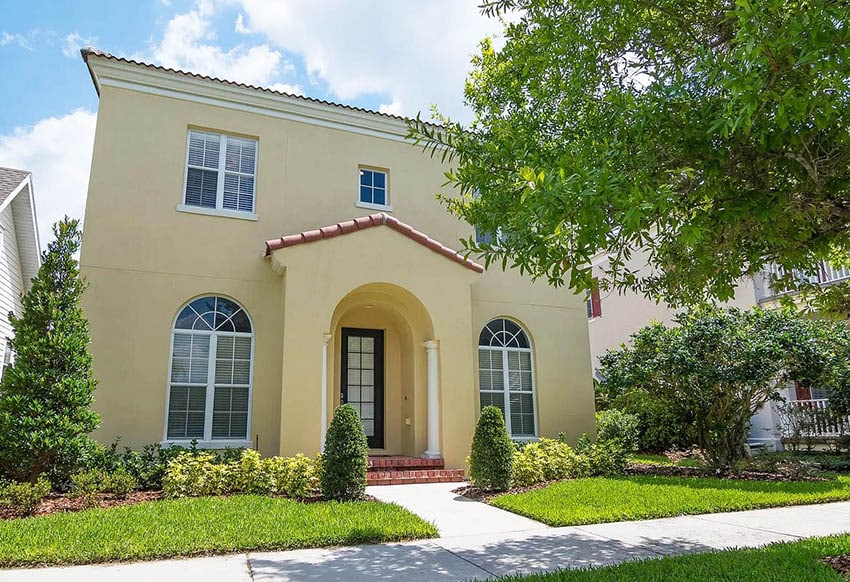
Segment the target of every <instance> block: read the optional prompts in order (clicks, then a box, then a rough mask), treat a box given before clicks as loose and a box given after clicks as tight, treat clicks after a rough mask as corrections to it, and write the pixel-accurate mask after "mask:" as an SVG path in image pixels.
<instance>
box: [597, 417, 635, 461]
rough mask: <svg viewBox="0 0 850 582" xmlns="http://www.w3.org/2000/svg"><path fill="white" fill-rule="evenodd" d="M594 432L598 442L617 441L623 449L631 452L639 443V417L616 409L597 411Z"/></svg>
mask: <svg viewBox="0 0 850 582" xmlns="http://www.w3.org/2000/svg"><path fill="white" fill-rule="evenodd" d="M596 434H597V437H598V440H599V442H613V443H617V444H618V445H619V446H620V447H621V448H622V449H623V450H624V451H626V452H628V453H632V452H634V451H636V450H638V447H639V445H640V418H638V416H637V415H636V414H627V413H625V412H622V411H620V410H616V409H610V410H603V411H602V412H597V413H596Z"/></svg>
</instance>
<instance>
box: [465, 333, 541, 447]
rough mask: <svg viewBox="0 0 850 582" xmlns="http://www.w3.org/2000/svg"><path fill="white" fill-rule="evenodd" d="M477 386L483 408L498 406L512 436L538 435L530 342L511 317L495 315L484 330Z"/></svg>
mask: <svg viewBox="0 0 850 582" xmlns="http://www.w3.org/2000/svg"><path fill="white" fill-rule="evenodd" d="M478 388H479V391H480V398H481V408H484V407H485V406H495V407H497V408H499V409H500V410H501V411H502V414H503V415H504V416H505V424H507V427H508V433H509V434H510V435H511V436H512V437H519V438H522V437H534V436H536V435H537V418H536V414H535V407H536V403H535V399H534V365H533V358H532V350H531V343H530V342H529V341H528V334H526V333H525V331H523V329H522V328H521V327H520V326H519V325H517V324H516V323H514V322H513V321H511V320H509V319H494V320H493V321H491V322H490V323H488V324H487V325H486V326H484V329H483V330H481V335H480V336H479V338H478Z"/></svg>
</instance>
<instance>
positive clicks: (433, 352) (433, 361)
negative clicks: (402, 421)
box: [424, 340, 441, 459]
mask: <svg viewBox="0 0 850 582" xmlns="http://www.w3.org/2000/svg"><path fill="white" fill-rule="evenodd" d="M437 345H438V344H437V342H436V341H434V340H428V341H427V342H425V344H424V346H425V349H426V350H427V351H428V450H426V451H425V456H426V457H428V458H429V459H436V458H439V457H440V456H441V455H440V396H439V391H440V380H439V376H438V369H437Z"/></svg>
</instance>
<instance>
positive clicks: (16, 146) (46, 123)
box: [0, 109, 95, 245]
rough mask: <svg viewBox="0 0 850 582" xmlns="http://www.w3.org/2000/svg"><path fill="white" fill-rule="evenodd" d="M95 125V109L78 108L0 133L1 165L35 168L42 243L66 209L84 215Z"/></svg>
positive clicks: (30, 169) (79, 215)
mask: <svg viewBox="0 0 850 582" xmlns="http://www.w3.org/2000/svg"><path fill="white" fill-rule="evenodd" d="M94 128H95V114H94V113H92V112H90V111H86V110H84V109H78V110H76V111H74V112H73V113H70V114H68V115H65V116H62V117H48V118H45V119H42V120H41V121H39V122H38V123H36V124H35V125H33V126H30V127H19V128H16V129H15V130H13V131H12V133H10V134H8V135H0V166H5V167H11V168H17V169H20V170H29V171H30V172H32V175H33V190H34V192H35V204H36V213H37V214H38V229H39V234H40V238H41V244H42V245H46V244H47V242H48V241H50V240H51V239H52V238H53V235H52V234H51V225H52V224H53V223H54V222H56V221H57V220H59V219H61V218H62V217H63V216H65V215H66V214H67V215H68V216H71V217H72V218H80V219H82V218H83V213H84V211H85V205H86V192H87V191H88V183H89V168H90V166H91V155H92V147H93V145H94Z"/></svg>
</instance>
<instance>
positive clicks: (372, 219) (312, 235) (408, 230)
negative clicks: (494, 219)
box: [266, 212, 484, 273]
mask: <svg viewBox="0 0 850 582" xmlns="http://www.w3.org/2000/svg"><path fill="white" fill-rule="evenodd" d="M374 226H388V227H390V228H391V229H393V230H395V231H397V232H400V233H401V234H403V235H404V236H406V237H407V238H409V239H411V240H414V241H416V242H418V243H419V244H421V245H423V246H425V247H427V248H428V249H430V250H432V251H434V252H435V253H438V254H440V255H443V256H444V257H447V258H449V259H451V260H453V261H454V262H456V263H459V264H461V265H463V266H464V267H466V268H467V269H472V270H473V271H475V272H477V273H483V272H484V267H483V266H482V265H479V264H478V263H476V262H475V261H473V260H471V259H466V258H464V256H463V255H461V254H460V253H458V252H457V251H454V250H452V249H450V248H449V247H447V246H446V245H444V244H442V243H441V242H439V241H436V240H434V239H432V238H431V237H429V236H428V235H427V234H425V233H424V232H420V231H418V230H416V229H415V228H413V227H412V226H410V225H409V224H406V223H404V222H402V221H400V220H399V219H397V218H394V217H392V216H389V215H387V214H386V213H384V212H379V213H377V214H370V215H369V216H361V217H359V218H355V219H354V220H346V221H345V222H339V223H337V224H333V225H330V226H323V227H322V228H317V229H316V230H307V231H304V232H299V233H298V234H288V235H286V236H283V237H281V238H276V239H272V240H268V241H266V256H269V255H270V254H271V253H272V251H276V250H278V249H283V248H287V247H291V246H295V245H299V244H302V243H309V242H314V241H317V240H324V239H327V238H333V237H335V236H340V235H343V234H349V233H352V232H355V231H358V230H364V229H367V228H372V227H374Z"/></svg>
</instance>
